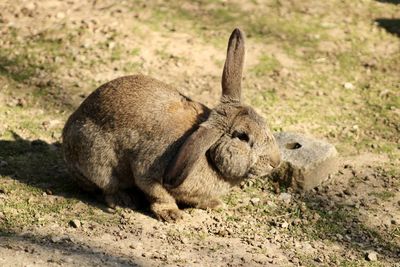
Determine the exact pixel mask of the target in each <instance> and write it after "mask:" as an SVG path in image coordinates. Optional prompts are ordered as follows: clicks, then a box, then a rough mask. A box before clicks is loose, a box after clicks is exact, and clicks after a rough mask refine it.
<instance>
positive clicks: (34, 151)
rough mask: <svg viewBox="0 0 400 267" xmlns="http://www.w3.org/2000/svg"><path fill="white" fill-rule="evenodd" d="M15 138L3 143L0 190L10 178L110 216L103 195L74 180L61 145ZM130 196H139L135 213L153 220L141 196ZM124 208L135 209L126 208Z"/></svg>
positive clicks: (0, 154) (136, 198) (137, 193)
mask: <svg viewBox="0 0 400 267" xmlns="http://www.w3.org/2000/svg"><path fill="white" fill-rule="evenodd" d="M12 134H13V139H14V140H0V181H1V183H0V189H4V188H2V187H5V186H6V184H5V182H4V181H5V180H4V181H2V177H10V178H12V179H14V180H16V181H19V182H21V183H24V184H26V185H29V186H32V187H35V188H38V189H40V190H42V191H44V192H47V193H51V194H53V195H57V196H62V197H64V198H70V199H78V200H80V201H82V202H84V203H86V204H88V205H92V206H95V207H98V208H100V209H102V210H104V211H106V212H110V209H109V208H108V207H107V206H106V205H105V203H104V200H103V198H102V196H101V194H100V193H88V192H86V191H83V190H81V189H80V188H79V186H78V184H77V183H75V182H74V180H73V179H71V177H70V175H69V173H68V171H67V168H66V166H65V163H64V160H63V157H62V152H61V149H62V148H61V144H60V143H59V142H55V143H48V142H46V141H43V140H40V139H36V140H32V141H31V140H25V139H23V138H21V137H20V136H19V135H18V134H16V133H14V132H12ZM127 193H128V194H129V195H130V196H134V195H135V196H136V197H135V198H134V199H133V201H134V204H135V208H134V210H135V211H138V212H141V213H144V214H146V215H148V216H152V215H151V213H150V211H149V210H148V203H147V201H146V200H145V197H144V195H143V194H142V193H141V192H138V191H137V190H134V189H132V190H131V191H129V192H127ZM119 204H120V203H119ZM121 207H122V208H132V207H131V206H130V207H127V206H123V205H122V206H121Z"/></svg>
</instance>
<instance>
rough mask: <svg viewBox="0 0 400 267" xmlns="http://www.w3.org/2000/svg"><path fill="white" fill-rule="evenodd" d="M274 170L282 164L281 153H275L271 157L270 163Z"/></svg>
mask: <svg viewBox="0 0 400 267" xmlns="http://www.w3.org/2000/svg"><path fill="white" fill-rule="evenodd" d="M269 164H270V165H271V166H272V167H273V168H276V167H278V166H279V165H280V164H281V155H280V153H279V151H278V152H277V153H274V154H273V155H271V157H270V163H269Z"/></svg>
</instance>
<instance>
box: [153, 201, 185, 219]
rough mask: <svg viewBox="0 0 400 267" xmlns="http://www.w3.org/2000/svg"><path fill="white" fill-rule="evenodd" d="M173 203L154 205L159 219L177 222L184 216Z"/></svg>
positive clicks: (154, 210)
mask: <svg viewBox="0 0 400 267" xmlns="http://www.w3.org/2000/svg"><path fill="white" fill-rule="evenodd" d="M168 206H169V207H168ZM171 206H172V205H157V204H155V205H153V206H152V210H153V212H154V214H155V215H156V217H157V219H159V220H160V221H166V222H176V221H179V220H181V219H182V218H183V212H182V211H181V210H180V209H178V207H176V206H175V205H174V206H175V207H171Z"/></svg>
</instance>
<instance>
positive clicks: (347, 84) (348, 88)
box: [343, 82, 354, 90]
mask: <svg viewBox="0 0 400 267" xmlns="http://www.w3.org/2000/svg"><path fill="white" fill-rule="evenodd" d="M343 87H344V88H345V89H347V90H352V89H354V85H353V84H352V83H349V82H346V83H344V84H343Z"/></svg>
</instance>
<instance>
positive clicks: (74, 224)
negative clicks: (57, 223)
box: [69, 219, 81, 228]
mask: <svg viewBox="0 0 400 267" xmlns="http://www.w3.org/2000/svg"><path fill="white" fill-rule="evenodd" d="M69 225H70V226H72V227H74V228H80V227H81V222H80V221H79V220H77V219H74V220H71V221H70V222H69Z"/></svg>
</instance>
